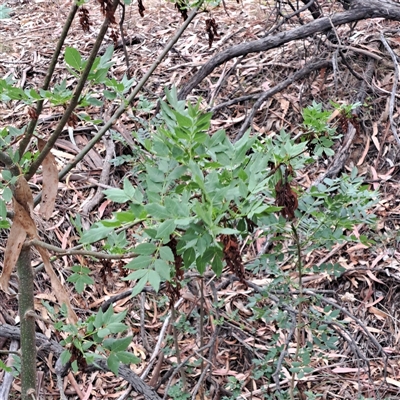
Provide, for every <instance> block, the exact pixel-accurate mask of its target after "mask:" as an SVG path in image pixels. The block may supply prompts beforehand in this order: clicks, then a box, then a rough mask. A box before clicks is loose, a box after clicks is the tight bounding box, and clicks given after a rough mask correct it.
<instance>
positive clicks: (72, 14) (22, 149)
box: [18, 3, 78, 159]
mask: <svg viewBox="0 0 400 400" xmlns="http://www.w3.org/2000/svg"><path fill="white" fill-rule="evenodd" d="M77 11H78V6H77V5H76V4H75V3H74V4H73V5H72V7H71V10H70V12H69V14H68V17H67V20H66V21H65V24H64V26H63V30H62V32H61V36H60V38H59V39H58V42H57V45H56V48H55V50H54V53H53V57H52V58H51V61H50V65H49V69H48V70H47V75H46V77H45V79H44V82H43V87H42V89H43V90H47V89H48V88H49V86H50V82H51V78H52V76H53V73H54V70H55V68H56V65H57V60H58V57H59V55H60V53H61V49H62V47H63V45H64V41H65V38H66V37H67V35H68V31H69V29H70V28H71V25H72V21H73V20H74V18H75V15H76V12H77ZM43 101H44V100H39V101H38V102H37V105H36V110H35V114H36V119H32V120H31V122H30V123H29V125H28V128H27V129H26V132H25V135H24V138H23V139H22V140H21V142H20V143H19V147H18V159H21V157H22V156H23V154H24V152H25V150H26V148H27V147H28V145H29V142H30V140H31V139H32V135H33V132H34V130H35V128H36V124H37V121H38V119H39V116H40V114H41V112H42V109H43Z"/></svg>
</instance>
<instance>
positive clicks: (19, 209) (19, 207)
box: [13, 181, 37, 238]
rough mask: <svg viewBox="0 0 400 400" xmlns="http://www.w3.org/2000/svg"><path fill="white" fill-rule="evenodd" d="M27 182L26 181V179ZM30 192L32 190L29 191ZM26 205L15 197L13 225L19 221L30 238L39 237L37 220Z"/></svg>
mask: <svg viewBox="0 0 400 400" xmlns="http://www.w3.org/2000/svg"><path fill="white" fill-rule="evenodd" d="M25 182H26V181H25ZM29 193H30V191H29ZM25 206H26V203H25V205H23V204H20V203H19V202H18V201H17V199H16V198H15V197H13V207H14V220H13V225H14V223H15V222H18V223H19V224H20V225H21V226H22V227H23V228H24V230H25V233H26V234H27V235H28V236H29V237H30V238H35V237H37V230H36V225H35V222H34V221H33V219H32V217H31V214H30V212H29V211H28V210H27V209H26V208H25Z"/></svg>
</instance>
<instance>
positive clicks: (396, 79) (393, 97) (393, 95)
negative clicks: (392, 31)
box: [381, 33, 400, 147]
mask: <svg viewBox="0 0 400 400" xmlns="http://www.w3.org/2000/svg"><path fill="white" fill-rule="evenodd" d="M381 41H382V43H383V45H384V46H385V49H386V50H387V51H388V53H389V54H390V57H391V58H392V60H393V65H394V79H393V87H392V93H391V95H390V102H389V120H390V127H391V128H392V133H393V136H394V138H395V139H396V142H397V146H398V147H400V138H399V135H398V133H397V128H396V124H395V122H394V118H393V113H394V102H395V100H396V92H397V84H398V83H399V75H400V72H399V63H398V62H397V57H396V54H394V51H393V50H392V48H391V47H390V46H389V43H388V42H387V40H386V39H385V36H384V35H383V33H381Z"/></svg>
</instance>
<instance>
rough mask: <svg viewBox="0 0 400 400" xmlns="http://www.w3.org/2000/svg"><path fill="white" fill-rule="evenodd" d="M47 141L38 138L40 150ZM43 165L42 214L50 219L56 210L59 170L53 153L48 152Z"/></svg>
mask: <svg viewBox="0 0 400 400" xmlns="http://www.w3.org/2000/svg"><path fill="white" fill-rule="evenodd" d="M45 145H46V141H45V140H42V139H38V147H39V150H40V151H42V150H43V148H44V146H45ZM42 167H43V187H42V201H41V203H40V214H41V215H42V217H43V218H44V219H49V218H50V217H51V215H52V214H53V211H54V205H55V202H56V197H57V189H58V170H57V164H56V159H55V158H54V156H53V154H51V153H48V154H47V156H46V158H45V159H44V160H43V163H42Z"/></svg>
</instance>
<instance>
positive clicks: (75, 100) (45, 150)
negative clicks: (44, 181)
mask: <svg viewBox="0 0 400 400" xmlns="http://www.w3.org/2000/svg"><path fill="white" fill-rule="evenodd" d="M119 1H120V0H113V3H112V10H111V11H110V12H112V14H114V13H115V10H116V9H117V6H118V4H119ZM109 25H110V18H108V17H106V18H105V19H104V22H103V25H102V26H101V28H100V31H99V34H98V36H97V38H96V41H95V43H94V45H93V49H92V51H91V52H90V55H89V58H88V60H87V63H86V66H85V69H84V70H83V72H82V75H81V77H80V79H79V82H78V84H77V85H76V87H75V90H74V93H73V95H72V99H71V102H70V103H69V105H68V107H67V109H66V110H65V112H64V114H63V116H62V117H61V120H60V122H59V123H58V125H57V126H56V129H55V130H54V132H53V134H52V135H51V136H50V138H49V139H48V141H47V144H46V145H45V146H44V148H43V150H42V151H41V152H40V154H39V156H38V158H37V159H36V160H35V161H34V162H33V163H32V164H31V166H30V168H29V171H28V172H27V173H26V174H25V178H26V180H27V181H28V180H29V179H30V178H32V176H33V175H34V174H35V172H36V171H37V169H38V168H39V166H40V165H41V164H42V162H43V160H44V159H45V158H46V156H47V154H48V153H49V152H50V150H51V149H52V148H53V146H54V144H55V142H56V140H57V139H58V137H59V136H60V134H61V132H62V130H63V129H64V126H65V124H66V123H67V122H68V120H69V118H70V117H71V114H72V113H73V111H74V110H75V108H76V106H77V105H78V103H79V99H80V96H81V93H82V90H83V88H84V87H85V84H86V81H87V78H88V76H89V73H90V70H91V69H92V66H93V63H94V61H95V59H96V56H97V53H98V51H99V49H100V46H101V43H102V42H103V39H104V36H105V34H106V32H107V29H108V27H109Z"/></svg>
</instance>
